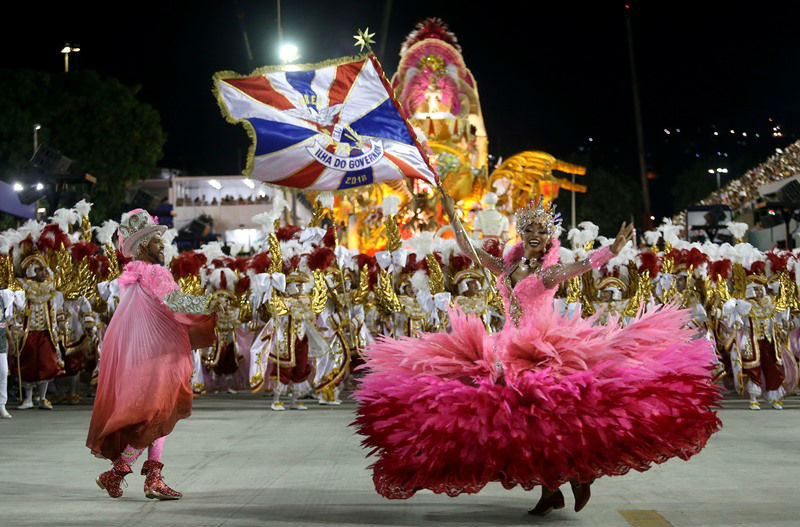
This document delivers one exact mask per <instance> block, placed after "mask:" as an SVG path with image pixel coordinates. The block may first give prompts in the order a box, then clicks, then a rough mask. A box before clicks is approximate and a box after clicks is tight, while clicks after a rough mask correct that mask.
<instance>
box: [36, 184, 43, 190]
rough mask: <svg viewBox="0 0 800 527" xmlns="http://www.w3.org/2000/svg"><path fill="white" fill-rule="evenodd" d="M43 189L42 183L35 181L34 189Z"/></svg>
mask: <svg viewBox="0 0 800 527" xmlns="http://www.w3.org/2000/svg"><path fill="white" fill-rule="evenodd" d="M43 189H44V185H42V184H41V183H37V184H36V190H43Z"/></svg>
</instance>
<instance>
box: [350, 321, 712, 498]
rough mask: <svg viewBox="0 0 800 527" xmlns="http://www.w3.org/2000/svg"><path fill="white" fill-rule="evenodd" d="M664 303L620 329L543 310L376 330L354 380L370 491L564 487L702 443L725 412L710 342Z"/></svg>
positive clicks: (682, 453)
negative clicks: (521, 316) (416, 329)
mask: <svg viewBox="0 0 800 527" xmlns="http://www.w3.org/2000/svg"><path fill="white" fill-rule="evenodd" d="M687 318H688V313H687V312H686V311H685V310H677V309H673V308H670V307H664V308H662V309H659V310H655V311H652V312H649V313H647V314H644V315H642V316H641V317H639V318H638V319H636V320H635V321H634V322H633V323H631V324H630V325H629V326H627V327H625V328H620V327H618V326H617V325H616V323H614V321H612V322H611V323H609V325H608V326H594V325H593V321H594V319H593V318H589V319H585V320H584V319H580V318H575V319H569V318H565V317H561V316H560V315H558V314H557V313H555V312H552V311H550V310H544V312H542V313H537V315H536V317H535V318H533V317H531V318H529V319H526V320H523V322H522V324H521V326H520V327H515V326H513V325H511V324H509V325H507V326H506V328H504V329H503V331H502V332H500V333H498V334H495V335H491V336H489V335H487V334H486V331H485V330H484V327H483V324H482V322H481V321H480V320H478V319H477V318H475V317H470V316H464V315H463V314H462V313H460V312H457V311H453V312H451V321H452V332H451V333H447V334H426V335H423V336H422V337H420V338H416V339H398V340H395V339H390V338H383V339H382V340H379V341H378V342H377V343H376V344H375V345H374V346H373V347H372V348H371V349H370V350H369V353H368V357H369V358H368V361H367V364H366V366H365V369H366V373H365V376H364V378H363V381H362V382H361V384H360V387H359V389H358V391H357V393H356V398H357V400H358V403H359V408H358V412H357V417H356V421H355V423H354V426H356V428H357V430H358V433H359V434H361V435H362V436H364V439H363V445H364V446H365V447H366V448H368V449H369V455H374V456H376V457H377V460H376V461H375V463H374V464H373V465H372V466H371V468H372V470H373V480H374V483H375V488H376V490H377V491H378V492H379V493H380V494H381V495H383V496H385V497H387V498H393V499H405V498H409V497H411V496H412V495H413V494H414V493H415V492H416V491H418V490H420V489H429V490H432V491H433V492H436V493H446V494H448V495H449V496H457V495H459V494H461V493H476V492H478V491H480V490H481V489H482V488H483V487H484V486H485V485H486V484H487V483H490V482H500V483H501V484H502V485H503V486H504V487H506V488H512V487H514V486H516V485H520V486H522V487H523V488H525V489H527V490H530V489H531V488H533V487H534V486H536V485H545V486H547V487H549V488H556V487H558V486H560V485H562V484H564V483H565V482H567V481H570V480H577V481H579V482H591V481H593V480H594V479H596V478H598V477H600V476H614V475H621V474H625V473H627V472H628V471H629V470H631V469H633V470H638V471H645V470H647V469H648V468H649V467H650V466H652V464H653V463H663V462H664V461H666V460H668V459H670V458H674V457H678V458H681V459H684V460H685V459H689V458H690V457H691V456H692V455H694V454H696V453H698V452H699V451H700V450H701V449H702V448H703V447H704V446H705V444H706V442H707V441H708V439H709V437H710V436H711V435H712V434H713V433H714V432H715V431H717V430H718V429H719V428H720V426H721V422H720V420H719V419H718V418H717V416H716V413H715V412H714V411H713V408H714V407H715V406H716V405H717V402H718V400H719V397H720V392H719V389H718V388H717V387H716V386H715V385H714V384H713V383H712V375H711V370H712V367H713V360H714V350H713V347H712V345H711V344H710V343H709V342H708V341H706V340H692V338H693V337H694V334H693V332H692V330H690V329H687V328H686V322H687Z"/></svg>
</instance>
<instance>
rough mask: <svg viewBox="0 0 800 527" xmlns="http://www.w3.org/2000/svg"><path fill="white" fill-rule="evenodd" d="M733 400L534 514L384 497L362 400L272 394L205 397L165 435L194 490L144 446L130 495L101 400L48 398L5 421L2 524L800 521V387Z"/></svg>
mask: <svg viewBox="0 0 800 527" xmlns="http://www.w3.org/2000/svg"><path fill="white" fill-rule="evenodd" d="M723 406H724V408H723V409H722V410H721V411H720V416H721V418H722V421H723V423H724V426H723V428H722V431H721V432H719V433H717V434H715V435H714V436H713V437H712V438H711V441H710V442H709V444H708V446H707V447H706V448H705V450H703V451H702V452H701V453H700V454H698V455H697V456H696V457H694V458H693V459H692V460H690V461H689V462H684V461H681V460H672V461H669V462H667V463H666V464H664V465H660V466H656V467H654V468H653V469H651V470H650V471H648V472H646V473H643V474H641V473H631V474H628V475H626V476H622V477H614V478H603V479H601V480H598V481H597V482H596V483H595V484H594V485H593V486H592V499H591V501H590V502H589V504H588V505H587V507H586V508H585V509H584V510H583V511H582V512H581V513H580V514H576V513H574V512H573V511H572V495H571V493H570V491H569V486H568V485H567V486H565V487H564V493H565V496H566V498H567V507H566V508H565V509H563V510H560V511H555V512H553V513H552V514H550V515H549V516H546V517H544V518H536V517H531V516H528V515H527V514H526V510H527V509H528V508H529V507H532V506H533V505H534V504H535V503H536V501H537V499H538V498H539V490H538V489H536V490H534V491H532V492H525V491H523V490H521V489H514V490H511V491H507V490H504V489H503V488H502V487H501V486H500V485H499V484H493V485H490V486H488V487H487V488H485V489H484V490H483V491H482V492H481V493H480V494H477V495H472V496H461V497H459V498H448V497H447V496H438V495H434V494H432V493H430V492H420V493H418V494H417V495H416V496H415V497H414V498H412V499H410V500H405V501H390V500H386V499H384V498H382V497H381V496H379V495H378V494H376V493H375V491H374V489H373V486H372V479H371V472H370V471H369V470H367V467H368V465H369V464H370V462H371V461H370V460H368V459H365V457H364V453H365V452H364V451H363V450H362V449H361V447H360V445H359V438H358V437H357V436H356V435H355V434H354V430H353V428H352V427H349V426H348V425H349V424H350V423H351V422H352V420H353V415H354V413H353V412H354V409H355V405H354V403H352V402H346V403H345V404H344V405H342V406H340V407H323V406H317V405H316V404H315V403H314V404H311V403H309V410H308V411H306V412H300V411H285V412H272V411H270V410H269V402H268V398H266V397H264V396H261V395H258V396H253V395H249V394H237V395H228V394H224V395H210V396H203V397H201V398H198V399H196V400H195V406H194V414H193V415H192V417H190V418H189V419H187V420H185V421H181V422H179V423H178V425H177V426H176V428H175V431H174V432H173V433H172V434H171V435H170V436H169V437H168V439H167V442H166V447H165V449H164V456H163V461H164V465H165V468H164V479H165V480H166V482H167V483H168V484H169V485H170V486H172V487H173V488H175V489H176V490H179V491H181V492H183V494H184V498H183V499H181V500H179V501H172V502H167V501H165V502H158V501H156V500H148V499H146V498H145V497H144V495H143V493H142V484H143V482H144V477H143V476H140V475H139V470H140V467H141V464H142V461H143V460H140V461H139V462H138V463H137V464H136V465H135V466H134V473H133V474H131V475H129V476H128V477H127V480H126V481H127V483H128V487H127V488H125V489H124V491H125V495H124V496H123V497H122V498H120V499H116V500H115V499H111V498H109V497H108V496H107V495H106V493H105V492H103V491H102V490H100V489H99V488H98V487H97V485H96V484H95V478H96V477H97V475H98V474H99V473H100V472H102V471H104V470H107V469H108V468H109V466H110V464H109V463H108V462H106V461H104V460H100V459H95V458H93V457H92V456H91V454H90V453H89V450H88V449H87V448H86V447H85V446H84V441H85V439H86V431H87V428H88V426H89V417H90V412H91V406H90V403H88V402H87V403H82V404H81V405H78V406H56V407H55V409H54V410H53V411H50V412H48V411H45V410H38V409H34V410H27V411H15V410H14V406H13V405H11V404H9V410H10V411H11V412H12V413H13V416H14V417H13V419H10V420H2V421H0V489H2V492H0V526H2V527H6V526H7V527H22V526H34V525H35V526H47V527H61V526H80V527H84V526H103V527H111V526H123V525H125V526H127V525H136V526H147V527H153V526H204V527H205V526H230V527H233V526H240V525H241V526H245V525H247V526H250V525H252V526H273V525H274V526H278V525H296V526H315V525H326V526H327V525H329V526H337V527H338V526H351V525H352V526H356V525H358V526H361V525H365V526H366V525H370V526H372V525H377V526H388V525H401V526H422V525H426V526H427V525H430V526H465V525H480V526H506V525H569V526H582V525H604V526H605V525H608V526H628V525H633V526H641V527H644V526H650V527H659V526H670V525H674V526H697V525H748V526H753V525H759V526H760V525H776V526H777V525H785V526H796V525H798V522H800V500H798V486H797V478H798V467H800V436H798V430H800V399H798V398H797V397H791V398H788V399H787V400H786V407H785V409H784V410H783V411H776V410H772V409H768V405H766V404H764V405H763V409H762V410H761V411H760V412H755V411H750V410H748V408H747V402H746V401H744V400H741V399H734V398H731V397H728V398H727V399H726V400H725V402H724V405H723ZM535 447H536V445H531V448H535Z"/></svg>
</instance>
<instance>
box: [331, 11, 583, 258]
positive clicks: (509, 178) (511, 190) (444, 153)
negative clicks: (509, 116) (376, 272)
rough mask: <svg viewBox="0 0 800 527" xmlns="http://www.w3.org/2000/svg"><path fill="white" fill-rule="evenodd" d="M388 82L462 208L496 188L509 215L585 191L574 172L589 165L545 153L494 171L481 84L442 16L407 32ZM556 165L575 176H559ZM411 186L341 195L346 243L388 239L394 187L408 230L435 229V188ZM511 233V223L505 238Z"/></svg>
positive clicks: (368, 244)
mask: <svg viewBox="0 0 800 527" xmlns="http://www.w3.org/2000/svg"><path fill="white" fill-rule="evenodd" d="M391 84H392V87H393V88H394V91H395V95H396V96H397V97H398V100H399V103H400V105H401V106H402V107H403V109H404V110H405V112H406V114H407V115H408V116H409V118H410V121H411V123H412V125H413V126H414V127H415V128H416V129H417V131H418V132H420V133H421V135H422V136H424V137H425V139H426V142H427V145H428V147H429V149H430V150H429V155H430V156H431V160H432V164H433V165H434V166H435V168H436V170H437V173H438V175H439V178H440V180H441V182H442V185H443V187H444V188H445V190H446V191H447V192H448V193H449V194H450V195H451V196H453V198H454V199H455V200H456V202H458V203H459V207H460V208H461V209H462V210H465V211H471V210H477V209H480V208H483V207H482V206H481V203H480V202H481V201H482V200H483V198H484V196H485V195H486V194H487V193H489V192H494V193H495V194H497V195H498V200H497V205H496V208H497V210H498V211H500V212H502V213H504V214H506V215H507V216H509V217H511V215H512V212H513V211H514V210H515V209H516V208H518V207H521V206H523V205H524V204H526V203H527V202H528V201H529V200H531V199H534V198H536V197H538V196H539V195H544V196H545V198H546V199H548V200H553V199H555V198H556V197H557V196H558V191H559V190H560V189H564V190H567V191H572V192H586V190H587V188H586V186H585V185H581V184H578V183H576V182H575V178H574V176H575V175H578V176H582V175H585V174H586V169H585V167H582V166H578V165H573V164H570V163H566V162H564V161H560V160H558V159H556V158H555V157H554V156H552V155H550V154H548V153H545V152H537V151H526V152H522V153H519V154H516V155H514V156H512V157H510V158H508V159H506V160H505V161H503V162H502V163H500V164H499V165H498V166H497V167H496V168H495V169H494V170H493V171H490V170H491V167H490V166H489V138H488V134H487V132H486V126H485V124H484V120H483V112H482V110H481V104H480V97H479V94H478V84H477V82H476V80H475V77H474V76H473V75H472V73H471V72H470V70H469V69H468V68H467V66H466V64H465V63H464V58H463V56H462V54H461V46H460V45H459V44H458V40H457V39H456V36H455V35H454V34H453V33H452V32H450V31H449V30H448V28H447V25H446V24H445V23H444V22H443V21H442V20H441V19H439V18H428V19H426V20H425V21H423V22H420V23H419V24H418V25H417V27H416V28H415V30H414V31H412V32H411V33H410V34H409V35H408V37H407V38H406V39H405V41H404V42H403V44H402V47H401V49H400V62H399V64H398V68H397V72H396V73H395V75H394V76H393V77H392V80H391ZM557 172H563V173H566V174H571V175H573V177H572V178H571V180H570V179H566V178H560V177H556V176H555V175H554V174H555V173H557ZM408 185H409V186H408V187H406V188H402V187H401V186H398V185H392V186H389V185H379V186H373V187H372V188H369V189H364V190H361V191H357V192H353V193H348V194H346V195H341V194H340V195H339V196H337V200H336V202H337V205H336V211H335V213H336V214H335V216H336V218H337V220H338V221H340V222H342V223H346V224H348V225H349V228H348V232H349V236H348V245H350V246H351V247H353V246H357V247H358V248H359V249H361V250H362V251H364V252H370V251H371V250H376V249H378V248H382V246H383V245H385V243H386V238H385V235H384V233H383V227H382V217H381V215H380V212H379V210H380V209H379V207H378V205H380V203H381V202H382V200H383V198H384V197H386V196H387V195H389V194H394V195H397V196H398V197H399V198H400V199H401V203H402V206H401V212H400V215H399V217H398V222H399V223H400V225H401V233H403V236H404V237H407V236H411V235H412V234H413V233H414V232H418V231H424V230H436V229H438V227H439V226H440V225H441V224H442V223H444V218H443V217H442V216H441V213H440V212H439V208H438V206H437V204H438V196H437V194H436V193H435V192H434V189H432V188H430V187H429V186H427V185H425V184H424V183H421V182H419V181H417V180H414V181H411V182H409V183H408ZM492 201H493V198H492ZM467 219H468V220H471V218H467ZM513 235H514V231H513V225H512V226H511V227H510V232H509V233H508V237H513Z"/></svg>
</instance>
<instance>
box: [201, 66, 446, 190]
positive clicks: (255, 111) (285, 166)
mask: <svg viewBox="0 0 800 527" xmlns="http://www.w3.org/2000/svg"><path fill="white" fill-rule="evenodd" d="M214 92H215V94H216V96H217V101H218V102H219V104H220V108H221V109H222V113H223V115H224V116H225V118H226V119H227V120H228V121H229V122H231V123H241V124H243V125H244V126H245V128H246V130H247V132H248V134H249V135H250V139H251V141H252V144H251V145H250V151H249V153H248V160H247V169H246V170H245V172H246V173H248V174H250V176H251V177H253V178H254V179H258V180H261V181H264V182H266V183H272V184H275V185H282V186H287V187H294V188H300V189H308V190H342V189H347V188H352V187H359V186H362V185H368V184H370V183H378V182H381V181H388V180H393V179H401V178H404V177H408V178H418V179H422V180H424V181H426V182H428V183H431V184H435V176H434V171H433V169H432V168H431V166H430V164H429V163H428V160H427V157H426V155H425V154H424V153H423V152H424V151H423V149H422V147H421V145H420V143H419V140H418V139H417V135H416V133H415V132H414V129H413V128H412V127H411V125H410V124H409V123H408V121H407V120H406V118H405V117H404V115H403V113H402V111H401V110H400V106H399V104H397V102H396V100H395V99H394V97H393V95H392V88H391V86H390V85H389V83H388V82H387V80H386V78H385V76H384V74H383V71H382V70H381V66H380V64H379V63H378V61H377V59H376V58H375V56H374V55H372V54H370V55H367V56H362V57H358V58H352V57H351V58H346V59H340V60H337V61H332V62H327V63H323V64H314V65H309V66H291V65H290V66H282V67H274V68H264V69H261V70H257V71H256V72H254V73H253V74H252V75H250V76H247V77H244V76H241V75H236V74H235V73H231V72H220V73H217V74H215V75H214Z"/></svg>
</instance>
